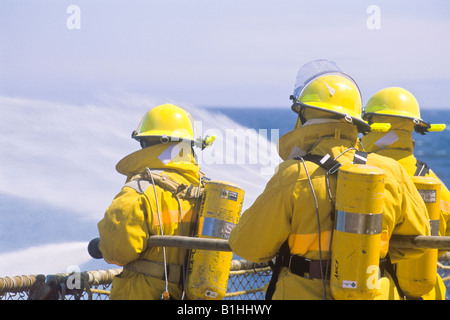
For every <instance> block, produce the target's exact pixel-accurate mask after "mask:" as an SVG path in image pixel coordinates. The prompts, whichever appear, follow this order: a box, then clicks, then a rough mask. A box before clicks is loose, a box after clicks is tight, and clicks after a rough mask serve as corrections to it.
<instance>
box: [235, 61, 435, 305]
mask: <svg viewBox="0 0 450 320" xmlns="http://www.w3.org/2000/svg"><path fill="white" fill-rule="evenodd" d="M291 98H292V99H293V100H294V104H293V106H292V108H293V110H294V111H295V112H297V113H298V120H297V124H296V125H295V129H294V130H292V131H290V132H288V133H287V134H285V135H284V136H282V137H281V138H280V140H279V146H278V147H279V155H280V156H281V158H282V159H283V160H284V161H283V162H282V163H281V164H280V165H279V166H278V168H277V169H276V172H275V174H274V175H273V177H272V178H271V179H270V180H269V182H268V183H267V185H266V187H265V190H264V191H263V193H262V194H261V195H259V197H258V198H257V199H256V200H255V202H254V203H253V204H252V205H251V207H250V208H248V209H247V210H246V211H245V212H244V213H243V214H242V216H241V219H240V221H239V223H238V225H237V226H236V227H235V228H234V229H233V230H232V232H231V235H230V238H229V244H230V246H231V248H232V250H233V251H234V252H235V253H236V254H237V255H238V256H240V257H243V258H244V259H247V260H249V261H254V262H265V261H270V260H271V259H272V258H274V257H275V256H276V255H277V253H278V252H279V251H280V249H281V248H282V246H283V244H284V243H287V244H288V251H289V252H288V255H289V257H288V259H284V260H286V263H285V264H284V265H283V266H282V268H281V271H280V272H279V274H278V279H277V282H276V287H275V290H274V292H273V296H272V299H287V300H297V299H306V300H312V299H332V298H333V297H332V295H331V294H330V285H329V283H330V282H329V279H327V278H325V275H326V274H328V276H329V275H330V272H329V271H328V272H327V271H326V270H325V267H326V266H327V265H329V263H328V262H329V261H327V260H328V259H330V257H331V254H330V252H329V248H330V242H331V237H332V230H333V215H334V209H333V203H332V202H333V201H334V199H335V192H336V176H335V175H330V177H329V186H328V185H327V179H326V177H325V175H326V171H325V169H323V168H322V167H320V166H319V165H317V164H316V163H314V162H311V161H305V162H304V164H303V162H302V161H300V160H298V159H297V157H303V156H305V155H306V154H313V155H319V156H325V155H326V154H329V155H331V157H332V158H336V157H337V161H338V162H339V163H341V164H349V163H351V162H352V161H353V160H354V156H355V151H356V149H360V143H359V140H358V131H361V132H364V131H367V130H369V127H368V125H367V123H366V122H364V121H363V120H362V119H361V96H360V92H359V89H358V87H357V85H356V83H355V82H354V81H353V80H352V79H351V78H350V77H349V76H347V75H346V74H344V73H342V71H341V70H340V69H339V68H338V67H337V66H336V65H335V64H334V63H333V62H331V61H327V60H316V61H312V62H310V63H308V64H306V65H305V66H303V67H302V68H301V69H300V71H299V74H298V76H297V83H296V89H295V91H294V95H293V96H292V97H291ZM339 155H340V156H339ZM367 164H370V165H372V166H376V167H379V168H381V169H382V170H384V171H385V173H386V177H385V192H384V214H383V218H382V227H381V228H382V232H381V248H380V250H381V257H383V258H384V257H385V256H386V254H387V253H388V252H389V255H390V258H391V260H392V262H395V261H398V260H402V259H406V258H414V257H419V256H421V255H422V254H423V253H424V250H423V249H405V250H401V249H398V248H390V247H389V239H390V237H391V236H392V235H393V234H399V235H429V234H430V226H429V222H428V221H427V213H426V207H425V205H424V203H423V201H422V199H421V197H420V195H419V193H418V192H417V190H416V188H415V186H414V184H413V182H412V181H411V178H410V177H409V176H408V174H407V173H406V172H405V171H404V170H403V169H402V168H401V166H400V165H399V164H398V163H397V162H396V161H394V160H392V159H389V158H386V157H382V156H379V155H377V154H369V155H368V156H367ZM305 167H306V168H305ZM311 188H313V189H314V191H315V193H314V194H313V193H312V191H311ZM330 196H331V199H333V200H330ZM316 204H317V206H316ZM294 260H297V261H299V262H298V265H296V266H294V263H293V261H294ZM301 262H303V263H304V264H303V265H302V263H301ZM294 269H296V270H297V271H296V273H294V272H293V270H294ZM302 269H303V271H302ZM301 271H302V272H301ZM361 271H362V270H361ZM355 272H359V270H355ZM324 278H325V279H324ZM381 282H382V283H381V287H382V290H380V295H384V297H385V298H387V292H388V291H389V288H386V286H389V281H388V280H387V279H385V280H383V279H382V281H381ZM266 297H267V292H266Z"/></svg>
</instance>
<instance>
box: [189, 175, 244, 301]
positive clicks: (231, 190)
mask: <svg viewBox="0 0 450 320" xmlns="http://www.w3.org/2000/svg"><path fill="white" fill-rule="evenodd" d="M243 200H244V190H243V189H241V188H240V187H239V186H237V185H235V184H232V183H229V182H223V181H207V182H205V190H204V193H203V199H202V205H201V208H200V213H199V220H198V233H197V235H196V236H197V237H200V238H214V239H228V237H229V236H230V232H231V230H232V229H233V227H234V226H235V225H236V224H237V223H238V221H239V218H240V215H241V210H242V202H243ZM232 258H233V252H224V251H209V250H192V253H191V258H190V261H189V270H188V276H187V280H186V295H187V298H188V299H190V300H221V299H223V297H224V296H225V293H226V290H227V285H228V276H229V274H230V267H231V260H232Z"/></svg>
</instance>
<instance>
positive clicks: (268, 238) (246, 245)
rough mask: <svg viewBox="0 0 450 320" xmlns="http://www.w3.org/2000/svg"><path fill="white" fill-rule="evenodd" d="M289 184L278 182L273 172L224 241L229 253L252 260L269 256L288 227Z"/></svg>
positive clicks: (277, 246) (288, 231) (285, 235)
mask: <svg viewBox="0 0 450 320" xmlns="http://www.w3.org/2000/svg"><path fill="white" fill-rule="evenodd" d="M292 188H293V185H289V184H288V185H282V184H281V181H280V178H279V177H278V176H277V175H275V176H274V177H272V179H271V180H270V181H269V182H268V183H267V185H266V188H265V190H264V191H263V193H262V194H261V195H260V196H259V197H258V198H257V199H256V201H255V202H254V203H253V205H252V206H251V207H250V208H248V209H247V210H246V211H245V212H244V213H243V214H242V216H241V218H240V220H239V223H238V225H237V226H236V227H235V228H234V229H233V230H232V232H231V234H230V238H229V240H228V242H229V244H230V247H231V248H232V250H233V252H234V253H236V254H237V255H238V256H240V257H242V258H244V259H246V260H248V261H253V262H265V261H269V260H270V259H272V258H273V257H274V256H275V255H276V253H277V252H278V250H279V248H280V247H281V245H282V244H283V242H284V241H286V239H287V237H288V235H289V233H290V230H291V227H290V220H291V215H292V201H291V197H292Z"/></svg>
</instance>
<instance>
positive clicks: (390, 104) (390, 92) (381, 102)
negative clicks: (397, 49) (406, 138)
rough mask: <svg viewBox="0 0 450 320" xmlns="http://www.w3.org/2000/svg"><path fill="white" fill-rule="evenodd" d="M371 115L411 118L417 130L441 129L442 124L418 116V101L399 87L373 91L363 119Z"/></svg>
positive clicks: (442, 128) (367, 119) (423, 131)
mask: <svg viewBox="0 0 450 320" xmlns="http://www.w3.org/2000/svg"><path fill="white" fill-rule="evenodd" d="M373 115H383V116H393V117H401V118H407V119H411V120H412V121H413V122H414V129H415V131H417V132H420V133H422V134H423V133H425V132H427V131H442V130H444V129H445V125H443V124H434V125H430V124H429V123H428V122H426V121H424V120H423V119H422V117H421V116H420V108H419V103H418V102H417V100H416V98H415V97H414V96H413V95H412V93H411V92H409V91H408V90H406V89H403V88H399V87H390V88H385V89H382V90H380V91H378V92H377V93H375V94H374V95H373V96H372V97H371V98H370V99H369V101H368V102H367V104H366V106H365V109H364V112H363V119H364V120H366V121H369V123H370V119H371V116H373Z"/></svg>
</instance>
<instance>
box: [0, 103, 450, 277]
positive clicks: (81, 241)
mask: <svg viewBox="0 0 450 320" xmlns="http://www.w3.org/2000/svg"><path fill="white" fill-rule="evenodd" d="M0 103H1V105H2V108H0V119H2V120H0V121H2V123H1V126H0V148H1V150H2V153H0V164H1V166H0V217H1V223H0V276H6V275H9V276H11V275H18V274H37V273H43V274H50V273H57V272H68V270H69V269H70V268H72V269H70V271H72V270H73V267H74V266H75V267H78V268H79V269H80V270H95V269H102V268H114V267H115V266H114V265H109V264H107V263H105V262H104V261H103V260H95V259H92V258H91V257H90V256H89V255H88V253H87V244H88V242H89V241H90V240H91V239H92V238H95V237H97V236H98V231H97V223H98V221H100V220H101V219H102V217H103V214H104V211H105V210H106V208H107V207H108V206H109V204H110V203H111V201H112V199H113V198H114V196H115V195H116V194H117V193H118V192H119V191H120V189H121V187H122V185H123V183H124V177H123V176H121V175H120V174H118V173H117V172H116V171H115V165H116V163H117V162H118V161H119V160H120V159H121V158H122V157H124V156H125V155H127V154H129V153H131V152H134V151H136V150H138V149H139V146H138V144H137V142H135V141H133V140H132V139H131V138H130V134H131V131H132V130H134V129H135V127H136V126H137V124H138V122H139V120H140V118H141V117H142V115H143V114H144V113H145V112H146V111H147V110H148V108H149V107H151V106H153V104H152V103H151V101H150V102H149V101H147V100H145V99H143V100H140V99H132V100H127V99H124V100H120V99H119V100H117V99H107V100H105V101H101V102H99V103H96V104H91V105H83V106H79V105H70V104H61V103H57V102H48V101H35V100H28V99H18V98H14V99H13V98H9V97H0ZM187 108H188V109H189V111H190V112H191V113H192V115H193V117H194V119H196V120H197V121H199V123H198V124H199V125H200V127H201V133H203V135H205V134H215V135H216V136H217V137H218V139H217V140H216V142H215V144H214V145H213V146H214V148H210V150H208V149H207V150H206V151H204V153H203V158H202V159H201V160H203V162H202V163H201V167H202V171H204V172H205V173H206V174H207V175H208V176H209V177H211V178H215V179H221V180H226V181H230V182H234V183H237V184H239V185H241V186H242V187H243V188H244V189H245V191H246V195H245V201H244V209H245V208H247V207H248V206H250V205H251V204H252V203H253V201H254V200H255V199H256V197H257V196H258V195H259V194H260V193H261V192H262V191H263V189H264V187H265V184H266V182H267V181H268V179H270V177H271V175H272V173H273V170H274V168H275V167H276V165H277V164H278V163H279V161H280V159H279V158H278V155H277V153H276V141H277V139H278V137H279V136H281V135H283V134H285V133H286V132H288V131H290V130H291V129H292V128H293V127H294V124H295V121H296V115H295V113H293V112H292V111H291V110H290V107H289V106H286V107H284V108H282V107H279V108H272V109H267V108H263V109H258V108H217V107H214V108H198V107H187ZM423 118H424V119H426V120H427V121H430V122H432V123H447V124H450V111H442V110H424V111H423ZM449 131H450V128H447V129H446V130H445V131H444V132H441V133H429V134H427V135H426V136H421V135H416V136H415V139H416V154H417V155H418V156H419V158H420V159H421V160H423V161H425V162H427V163H428V164H429V165H430V167H431V168H432V169H433V170H434V171H435V172H436V173H437V174H438V176H439V177H440V178H441V179H442V180H443V181H444V183H446V185H450V169H449V164H450V162H449V160H448V159H449V156H450V132H449ZM230 132H231V133H233V134H234V135H231V136H230V134H229V133H230ZM240 134H243V135H245V137H246V139H245V140H239V135H240ZM255 144H257V148H256V149H255V148H254V147H255ZM242 154H244V155H245V157H244V158H240V155H242Z"/></svg>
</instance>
